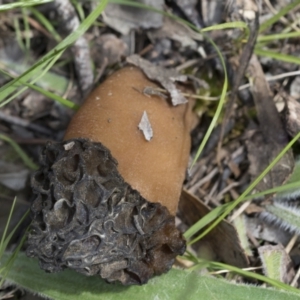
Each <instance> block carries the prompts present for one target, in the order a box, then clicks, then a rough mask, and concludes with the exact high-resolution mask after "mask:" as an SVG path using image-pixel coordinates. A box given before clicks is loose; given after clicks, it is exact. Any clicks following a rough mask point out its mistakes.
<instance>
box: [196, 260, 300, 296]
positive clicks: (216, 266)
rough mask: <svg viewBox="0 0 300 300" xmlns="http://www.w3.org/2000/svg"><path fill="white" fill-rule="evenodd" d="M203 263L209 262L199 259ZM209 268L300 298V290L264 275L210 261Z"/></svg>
mask: <svg viewBox="0 0 300 300" xmlns="http://www.w3.org/2000/svg"><path fill="white" fill-rule="evenodd" d="M203 261H204V262H207V261H206V260H203V259H199V263H203ZM197 268H198V266H195V267H192V270H194V269H197ZM208 268H212V269H215V270H229V271H232V272H234V273H236V274H239V275H242V276H245V277H248V278H253V279H256V280H260V281H262V282H265V283H268V284H270V285H272V286H274V287H276V288H278V289H282V290H285V291H287V292H291V293H294V294H297V295H298V297H299V296H300V290H298V289H296V288H294V287H291V286H289V285H287V284H285V283H282V282H280V281H278V280H275V279H272V278H269V277H266V276H263V275H260V274H257V273H253V272H249V271H245V270H242V269H240V268H237V267H234V266H231V265H227V264H223V263H219V262H212V261H209V262H208ZM241 299H244V297H243V298H241Z"/></svg>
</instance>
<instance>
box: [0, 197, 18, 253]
mask: <svg viewBox="0 0 300 300" xmlns="http://www.w3.org/2000/svg"><path fill="white" fill-rule="evenodd" d="M16 202H17V198H16V197H15V199H14V201H13V204H12V206H11V209H10V212H9V216H8V219H7V222H6V224H5V228H4V232H3V235H2V237H1V242H0V259H1V257H2V255H3V253H4V251H5V249H6V246H5V240H6V234H7V230H8V226H9V223H10V220H11V217H12V214H13V211H14V208H15V205H16Z"/></svg>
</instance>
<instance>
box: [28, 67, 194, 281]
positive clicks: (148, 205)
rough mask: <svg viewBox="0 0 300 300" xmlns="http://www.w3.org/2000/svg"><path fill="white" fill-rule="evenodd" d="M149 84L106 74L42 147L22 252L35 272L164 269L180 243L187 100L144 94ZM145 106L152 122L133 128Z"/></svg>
mask: <svg viewBox="0 0 300 300" xmlns="http://www.w3.org/2000/svg"><path fill="white" fill-rule="evenodd" d="M147 86H152V87H156V86H157V85H156V84H154V83H152V82H151V81H149V80H148V79H146V77H145V76H144V75H143V73H142V72H141V71H140V70H139V69H137V68H135V67H127V68H124V69H122V70H120V71H118V72H116V73H115V74H113V75H112V76H110V77H109V78H108V79H107V80H106V81H105V82H104V83H103V84H102V85H101V86H100V87H99V88H97V89H96V90H95V91H94V92H93V93H92V94H91V95H90V96H89V97H88V99H87V100H86V101H85V103H84V104H83V106H82V107H81V108H80V110H79V111H78V113H77V114H76V115H75V116H74V118H73V119H72V121H71V124H70V126H69V128H68V130H67V132H66V135H65V140H64V141H62V142H60V143H48V144H47V145H46V146H45V148H44V149H43V151H42V153H41V155H40V164H41V168H40V169H39V170H38V171H37V172H36V173H35V174H34V175H33V176H32V188H33V194H34V199H33V202H32V206H31V212H32V219H33V220H32V227H31V230H30V233H29V235H28V241H27V244H28V247H27V250H26V253H27V255H28V256H30V257H38V258H39V263H40V266H41V268H42V269H44V270H46V271H48V272H58V271H61V270H63V269H65V268H71V269H74V270H76V271H78V272H81V273H84V274H86V275H100V276H101V277H102V278H104V279H106V280H107V281H109V282H112V281H120V282H121V283H123V284H126V285H128V284H142V283H146V282H147V281H148V280H149V278H151V277H152V276H153V275H159V274H162V273H164V272H167V271H168V270H169V269H170V268H171V267H172V264H173V263H174V260H175V257H176V256H177V255H182V254H183V253H184V251H185V241H184V239H183V237H182V235H181V233H180V231H179V230H178V229H177V228H176V226H175V213H176V209H177V204H178V201H179V196H180V192H181V188H182V183H183V180H184V176H185V171H186V167H187V162H188V156H189V147H190V136H189V131H190V128H191V123H192V121H191V120H192V118H191V116H192V113H191V104H189V105H186V104H184V105H180V106H177V107H173V106H172V105H171V104H169V102H168V101H167V100H165V99H161V98H160V97H158V96H151V97H148V96H146V95H144V94H143V89H144V88H145V87H147ZM144 112H147V115H148V118H149V121H150V123H151V126H152V128H153V138H152V139H151V140H150V141H147V140H146V139H145V137H144V135H143V132H141V131H140V130H139V129H138V125H139V123H140V120H141V118H142V116H143V115H144Z"/></svg>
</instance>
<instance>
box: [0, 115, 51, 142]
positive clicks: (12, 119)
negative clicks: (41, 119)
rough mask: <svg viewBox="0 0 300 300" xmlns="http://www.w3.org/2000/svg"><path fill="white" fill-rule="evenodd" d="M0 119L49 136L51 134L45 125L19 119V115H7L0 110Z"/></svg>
mask: <svg viewBox="0 0 300 300" xmlns="http://www.w3.org/2000/svg"><path fill="white" fill-rule="evenodd" d="M0 120H3V121H5V122H8V123H11V124H14V125H18V126H21V127H25V128H28V129H30V130H32V131H35V132H39V133H42V134H45V135H49V136H52V135H53V132H52V131H51V130H49V129H47V128H45V127H42V126H39V125H37V124H32V123H30V122H29V121H27V120H24V119H21V118H19V117H13V116H9V115H7V114H5V113H3V112H2V111H0Z"/></svg>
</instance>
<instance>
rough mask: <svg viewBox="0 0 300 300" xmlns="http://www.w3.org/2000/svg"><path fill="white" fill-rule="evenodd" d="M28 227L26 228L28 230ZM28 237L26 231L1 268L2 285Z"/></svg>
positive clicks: (0, 283)
mask: <svg viewBox="0 0 300 300" xmlns="http://www.w3.org/2000/svg"><path fill="white" fill-rule="evenodd" d="M27 230H28V228H27V229H26V232H27ZM26 238H27V234H26V233H25V234H24V235H23V237H22V239H21V241H20V243H19V245H18V246H17V248H16V249H15V250H14V252H13V253H12V254H11V255H10V256H9V258H8V260H7V261H6V263H5V264H4V266H3V268H1V270H0V276H1V281H0V287H1V286H2V284H3V282H4V280H6V277H7V274H8V273H9V272H10V270H11V268H12V266H13V264H14V263H15V260H16V258H17V256H18V254H19V252H20V250H21V247H22V246H23V245H24V243H25V240H26Z"/></svg>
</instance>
